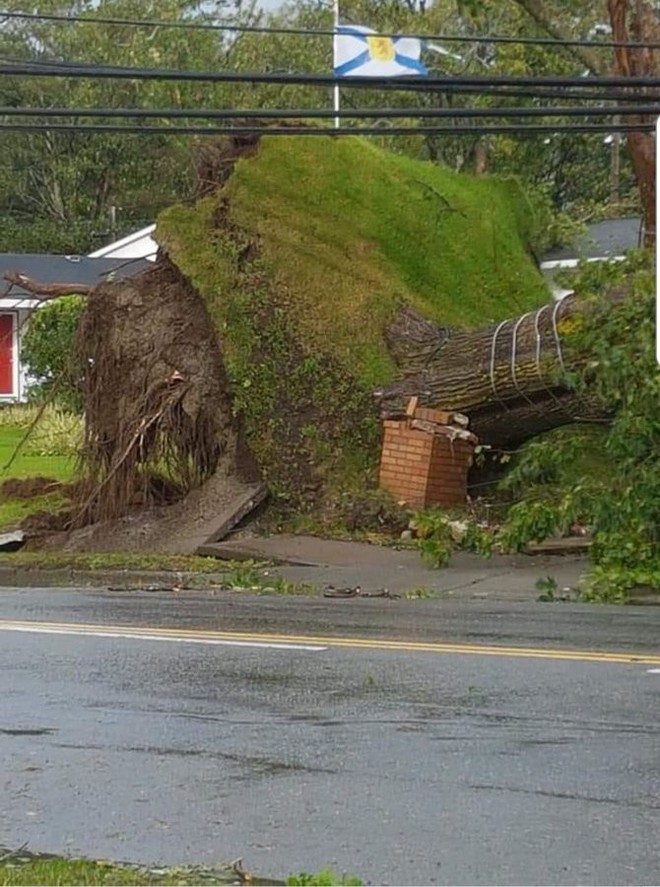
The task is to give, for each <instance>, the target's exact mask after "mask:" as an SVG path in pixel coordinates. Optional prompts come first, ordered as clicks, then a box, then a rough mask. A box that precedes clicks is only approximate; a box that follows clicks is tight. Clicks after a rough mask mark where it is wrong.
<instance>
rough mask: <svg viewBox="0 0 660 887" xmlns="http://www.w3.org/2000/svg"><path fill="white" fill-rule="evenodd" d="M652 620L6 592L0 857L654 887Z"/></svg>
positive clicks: (658, 800) (0, 636)
mask: <svg viewBox="0 0 660 887" xmlns="http://www.w3.org/2000/svg"><path fill="white" fill-rule="evenodd" d="M26 623H30V624H26ZM53 624H55V628H54V629H53ZM76 625H78V626H79V628H78V629H76V628H75V626H76ZM83 625H85V626H91V627H88V628H82V627H80V626H83ZM94 626H97V627H96V628H95V627H94ZM129 626H134V628H132V629H129V628H128V627H129ZM659 628H660V611H659V610H658V609H654V608H633V607H629V608H607V607H595V606H594V607H587V606H578V605H573V604H552V605H549V604H548V605H542V604H505V603H502V604H495V603H485V602H479V601H474V602H467V603H463V604H459V603H456V602H450V601H425V600H420V601H388V600H323V599H306V598H296V599H292V598H257V597H247V596H245V597H244V596H241V595H215V596H214V595H211V594H208V595H207V594H204V593H195V594H185V595H180V596H175V595H167V594H152V595H149V594H147V593H143V594H136V595H132V596H129V595H126V594H124V595H122V594H110V593H107V592H101V591H91V592H89V591H73V590H71V591H54V590H41V591H40V590H36V589H35V590H31V589H21V590H12V589H6V590H0V699H1V700H2V702H1V703H0V785H1V786H2V798H3V804H2V810H3V815H2V819H1V820H0V845H5V846H16V845H19V844H22V843H24V842H25V841H29V842H30V847H31V849H33V850H43V851H50V852H68V853H72V854H85V855H91V856H96V857H99V856H103V857H110V858H114V859H128V860H132V861H145V862H154V861H156V862H161V863H177V862H208V863H211V862H218V861H220V860H227V859H234V858H236V857H239V856H240V857H242V858H243V860H244V864H245V865H246V866H247V867H248V868H249V869H251V870H253V871H257V872H259V873H260V874H267V875H270V876H272V877H279V878H282V877H284V876H286V875H287V874H288V873H289V872H292V871H300V870H307V871H310V870H317V869H319V868H322V867H325V866H328V865H331V866H333V867H334V868H335V869H336V870H337V871H340V872H341V871H346V872H352V873H356V874H358V875H360V876H361V877H362V879H363V880H364V881H365V883H372V884H558V885H559V884H577V883H580V884H602V885H606V884H657V883H658V881H659V876H660V865H659V862H658V850H657V833H658V827H659V825H660V743H659V742H658V740H659V737H660V718H659V715H658V701H659V700H660V644H659V643H658V638H660V633H659V631H658V629H659ZM19 629H20V630H19ZM159 629H160V630H159ZM51 630H57V631H61V632H64V633H62V634H51V633H46V632H49V631H51ZM76 632H83V633H76ZM213 632H215V633H213ZM99 635H103V636H99ZM284 635H286V638H284V637H283V636H284ZM278 637H279V639H278ZM351 638H352V639H353V640H350V639H351ZM346 639H349V640H346ZM393 640H398V641H399V646H397V645H396V644H393V643H392V641H393ZM408 642H411V643H408ZM260 643H261V644H262V646H254V644H260ZM415 644H417V645H418V646H415ZM388 645H389V646H388ZM493 646H494V647H496V648H497V649H496V650H493V649H492V647H493ZM596 651H600V652H596ZM612 652H616V653H619V654H628V655H627V656H626V655H622V656H620V658H619V660H618V661H617V659H616V657H613V656H610V655H609V654H610V653H612ZM601 654H602V655H601ZM567 657H570V658H567Z"/></svg>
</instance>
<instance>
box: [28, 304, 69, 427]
mask: <svg viewBox="0 0 660 887" xmlns="http://www.w3.org/2000/svg"><path fill="white" fill-rule="evenodd" d="M83 309H84V300H83V299H82V298H81V297H80V296H64V297H63V298H61V299H55V300H53V301H52V302H48V303H47V304H46V305H44V306H43V307H42V308H40V309H39V310H38V311H36V312H35V313H34V314H33V316H32V317H31V319H30V324H29V326H28V328H27V330H26V332H25V334H24V336H23V347H22V350H21V357H22V359H23V361H24V362H25V363H26V364H27V367H28V370H29V372H30V374H31V375H32V376H34V377H35V379H36V384H35V385H34V386H33V387H32V388H31V390H30V396H31V397H34V398H37V399H39V398H44V397H51V396H52V397H53V398H54V399H55V401H56V402H57V403H58V404H60V405H61V406H62V407H64V408H65V409H67V410H69V411H73V412H77V413H80V412H82V408H83V395H82V378H83V367H82V364H81V363H80V361H79V360H78V358H77V357H76V351H75V348H74V337H75V334H76V330H77V329H78V323H79V322H80V317H81V315H82V312H83Z"/></svg>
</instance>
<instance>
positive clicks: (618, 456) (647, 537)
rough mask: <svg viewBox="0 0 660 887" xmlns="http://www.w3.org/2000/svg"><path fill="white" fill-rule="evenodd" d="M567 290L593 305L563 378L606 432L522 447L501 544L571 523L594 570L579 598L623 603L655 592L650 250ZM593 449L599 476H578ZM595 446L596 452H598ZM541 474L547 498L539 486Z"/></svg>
mask: <svg viewBox="0 0 660 887" xmlns="http://www.w3.org/2000/svg"><path fill="white" fill-rule="evenodd" d="M572 285H573V286H574V288H575V289H576V291H577V292H578V293H580V294H581V295H583V296H586V297H590V298H592V299H593V300H594V306H593V311H592V312H590V313H589V314H588V315H586V316H585V317H584V320H583V321H582V323H581V324H579V325H577V326H576V328H575V329H574V330H573V331H572V332H571V334H570V335H569V336H568V337H567V338H568V341H569V347H570V350H571V352H572V353H573V354H574V355H576V356H580V357H582V358H584V359H585V362H584V369H583V371H582V372H581V373H580V374H579V375H574V376H573V377H572V378H570V379H569V381H570V382H571V384H572V385H574V386H575V387H576V389H577V390H584V388H585V387H586V386H587V385H588V386H589V390H590V391H592V392H595V393H596V395H597V396H598V398H599V399H600V401H601V402H602V404H603V406H604V408H605V409H606V411H608V412H609V413H611V415H612V420H611V423H610V424H609V425H607V426H606V428H605V429H604V431H603V433H602V434H600V435H594V436H592V437H591V438H589V437H588V436H585V435H584V433H581V432H579V431H578V432H576V435H580V436H579V437H577V436H574V435H565V436H564V438H563V439H561V438H558V437H557V436H556V435H555V436H554V437H553V438H552V439H549V440H546V441H540V442H538V443H534V444H533V445H530V446H529V447H528V448H526V451H525V453H524V454H523V455H522V457H521V459H520V460H519V462H518V464H517V465H516V466H515V467H514V470H513V473H512V475H511V477H510V478H509V481H508V486H509V488H515V487H516V486H518V485H519V486H520V487H521V488H522V486H523V485H522V483H520V482H521V481H522V480H523V479H524V478H526V477H527V478H533V480H534V481H536V483H533V485H532V487H531V488H529V489H528V490H527V491H526V492H524V494H523V498H522V500H521V501H520V502H518V503H517V504H516V505H514V506H513V507H512V508H511V510H510V511H509V515H508V518H507V521H506V524H505V526H504V527H503V530H502V532H501V534H500V541H501V542H502V543H503V544H504V546H505V547H507V548H510V549H515V548H520V547H522V546H523V545H525V544H526V543H527V542H529V541H531V540H533V539H538V538H544V537H547V536H549V535H552V534H553V533H554V532H558V531H559V532H562V531H566V530H567V529H568V528H569V527H570V525H571V524H572V523H574V522H580V523H582V524H585V525H586V526H587V527H588V528H589V529H590V531H591V535H592V538H593V546H592V549H591V557H592V561H593V564H594V570H593V572H592V574H591V576H590V577H589V579H588V581H587V584H586V587H585V596H586V597H587V598H590V599H599V600H614V601H621V600H625V599H626V596H627V592H628V590H629V589H631V588H634V587H636V586H646V587H650V588H654V589H655V588H660V460H659V459H658V453H659V452H660V368H659V367H658V365H657V363H656V358H655V353H654V351H655V278H654V273H653V257H652V255H651V254H650V253H646V252H643V251H637V252H634V253H631V254H630V256H629V257H628V259H627V261H626V262H622V263H617V264H610V265H596V264H592V265H588V266H586V267H585V268H583V269H581V270H580V272H579V273H578V275H577V277H576V279H575V280H574V281H572ZM615 286H617V287H626V288H629V292H628V294H627V296H626V298H625V300H624V301H623V302H622V303H619V304H616V305H612V303H611V302H608V301H607V300H605V299H602V298H600V295H601V294H602V293H604V292H606V291H607V290H608V289H611V288H613V287H615ZM589 445H591V446H592V447H593V448H594V453H593V457H594V459H595V460H597V461H598V460H601V470H599V471H593V470H592V471H588V470H587V469H586V467H584V468H583V469H582V470H576V464H579V459H577V456H578V455H579V453H580V449H581V448H582V453H581V458H582V459H583V460H584V456H585V451H584V447H585V446H589ZM601 448H602V452H599V450H600V449H601ZM544 473H545V476H546V480H548V481H550V482H551V484H552V496H548V495H547V492H548V490H547V488H546V489H545V492H544V485H543V484H542V483H541V484H538V481H539V480H540V479H542V477H543V475H544Z"/></svg>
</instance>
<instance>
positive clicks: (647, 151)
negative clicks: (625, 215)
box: [607, 0, 660, 248]
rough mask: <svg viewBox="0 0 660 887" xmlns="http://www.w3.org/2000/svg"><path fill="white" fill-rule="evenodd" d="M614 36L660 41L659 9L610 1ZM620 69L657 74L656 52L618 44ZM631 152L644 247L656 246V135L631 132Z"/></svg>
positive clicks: (649, 93) (640, 0)
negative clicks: (640, 212)
mask: <svg viewBox="0 0 660 887" xmlns="http://www.w3.org/2000/svg"><path fill="white" fill-rule="evenodd" d="M607 9H608V13H609V17H610V24H611V25H612V38H613V40H615V41H617V42H628V41H630V40H633V41H637V42H647V43H648V42H660V23H659V22H658V16H657V13H656V12H655V10H654V9H653V8H652V7H651V6H650V5H649V4H648V3H646V2H644V0H607ZM614 57H615V61H616V70H617V72H618V73H619V74H622V75H623V76H625V77H657V75H658V65H657V62H656V58H655V51H654V50H653V49H650V48H631V47H630V46H617V47H616V48H615V50H614ZM637 93H638V94H639V93H641V96H640V98H643V97H644V96H646V97H648V98H651V97H654V98H656V97H657V90H648V89H645V88H642V89H638V90H637ZM629 120H630V123H643V122H649V121H650V120H652V118H650V117H643V116H638V117H630V118H629ZM628 151H629V153H630V158H631V160H632V165H633V169H634V171H635V178H636V180H637V185H638V187H639V195H640V201H641V204H642V219H643V223H644V246H646V247H650V248H653V247H654V246H655V240H656V218H655V188H656V182H655V176H656V170H655V136H654V135H653V134H652V133H648V132H631V133H628Z"/></svg>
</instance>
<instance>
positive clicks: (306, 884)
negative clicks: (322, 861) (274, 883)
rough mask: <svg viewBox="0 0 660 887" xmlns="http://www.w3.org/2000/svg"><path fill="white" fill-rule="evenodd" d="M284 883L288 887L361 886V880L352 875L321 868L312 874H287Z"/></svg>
mask: <svg viewBox="0 0 660 887" xmlns="http://www.w3.org/2000/svg"><path fill="white" fill-rule="evenodd" d="M286 883H287V885H289V887H335V885H338V887H361V884H362V881H360V879H359V878H356V877H354V876H352V875H337V874H335V872H333V870H332V869H322V870H321V871H320V872H315V873H313V874H310V873H309V872H299V873H298V874H297V875H289V877H288V878H287V881H286Z"/></svg>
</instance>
